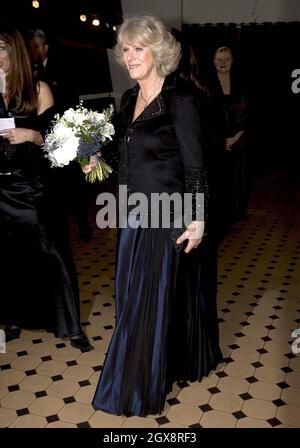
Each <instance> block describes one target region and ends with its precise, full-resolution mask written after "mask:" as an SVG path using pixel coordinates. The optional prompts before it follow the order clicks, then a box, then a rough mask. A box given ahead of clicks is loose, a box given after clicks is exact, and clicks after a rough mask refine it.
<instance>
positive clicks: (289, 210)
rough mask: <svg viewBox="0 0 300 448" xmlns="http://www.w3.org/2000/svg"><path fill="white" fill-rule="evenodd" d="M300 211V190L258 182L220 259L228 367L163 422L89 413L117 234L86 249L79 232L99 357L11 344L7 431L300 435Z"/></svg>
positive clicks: (88, 324) (0, 389) (189, 390)
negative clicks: (299, 333) (293, 431)
mask: <svg viewBox="0 0 300 448" xmlns="http://www.w3.org/2000/svg"><path fill="white" fill-rule="evenodd" d="M92 196H93V198H92V199H94V195H92ZM299 203H300V182H298V183H297V182H294V183H293V182H290V181H288V180H287V178H286V176H285V175H281V174H278V175H272V176H271V175H269V176H265V178H264V179H258V180H257V182H256V184H255V188H254V191H253V197H252V202H251V208H250V210H249V217H248V219H247V221H244V222H241V223H239V224H236V225H235V226H233V227H232V229H231V231H230V233H229V234H228V236H227V237H226V239H225V241H224V242H223V244H222V246H221V248H220V253H219V298H218V300H219V303H218V308H219V318H220V333H221V344H222V350H223V353H224V356H225V363H224V364H223V365H221V366H220V367H219V369H218V371H217V372H215V373H213V374H211V375H210V376H209V377H208V378H206V379H204V380H203V381H202V382H201V383H192V384H188V383H180V384H177V385H176V386H175V387H174V390H173V392H172V394H171V395H170V396H169V397H168V402H167V404H166V407H165V410H164V412H163V414H162V415H160V416H158V415H154V416H153V415H151V416H148V417H147V418H140V417H130V418H125V417H116V416H111V415H109V414H106V413H104V412H101V411H97V412H95V411H94V409H93V408H92V406H91V399H92V396H93V393H94V390H95V385H96V382H97V380H98V377H99V375H100V373H101V364H102V363H103V360H104V357H105V352H106V349H107V346H108V343H109V341H110V338H111V335H112V331H113V325H114V299H113V294H114V256H115V250H114V248H115V236H116V231H115V230H98V229H96V228H95V230H94V237H93V240H92V242H91V243H89V244H84V243H81V242H80V241H79V240H78V238H77V233H76V229H74V226H72V239H73V248H74V254H75V258H76V263H77V266H78V273H79V279H80V285H81V300H82V309H81V310H82V322H83V325H84V326H85V329H86V331H87V334H88V336H89V338H90V339H91V341H92V342H93V345H94V347H95V349H94V350H93V351H92V352H89V353H84V354H82V353H81V352H80V351H79V350H77V349H74V348H72V347H71V346H70V344H69V342H68V341H62V340H60V339H56V338H55V337H54V336H53V335H52V334H49V333H46V332H44V331H39V332H31V331H23V332H22V334H21V337H20V339H18V340H14V341H11V342H9V343H8V344H7V353H6V354H0V403H1V406H0V427H18V428H20V427H34V428H39V427H52V428H55V427H56V428H57V427H65V428H67V427H68V428H69V427H74V428H75V427H98V428H100V427H104V428H113V427H123V428H125V427H127V428H129V427H132V428H137V427H143V428H156V427H164V428H167V427H169V428H183V427H200V426H201V427H207V428H208V427H225V428H233V427H244V428H246V427H255V428H260V427H268V428H270V427H276V428H281V427H300V353H299V354H293V352H292V349H291V343H292V341H293V339H292V335H291V333H292V330H294V329H296V328H300V262H299V258H300V257H299V255H300V231H299V230H300V209H299V206H298V204H299ZM95 212H96V209H95V208H94V209H93V212H92V216H93V220H94V217H95ZM299 346H300V344H299Z"/></svg>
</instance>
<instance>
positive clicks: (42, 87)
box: [0, 24, 92, 351]
mask: <svg viewBox="0 0 300 448" xmlns="http://www.w3.org/2000/svg"><path fill="white" fill-rule="evenodd" d="M0 66H1V68H2V70H3V71H4V73H5V78H6V83H5V84H6V90H5V92H4V104H5V108H6V109H4V108H3V110H2V113H3V115H9V116H10V117H11V118H14V121H15V125H16V127H15V128H11V129H3V130H2V131H1V137H0V154H1V156H0V225H1V232H0V247H1V251H0V258H1V259H0V265H1V313H0V323H1V324H4V325H6V327H5V333H6V340H7V342H9V341H10V340H12V339H15V338H17V337H19V335H20V331H21V328H29V329H41V328H46V329H47V330H49V331H52V332H53V333H54V334H55V335H56V336H57V337H61V338H65V337H68V338H70V340H71V344H72V345H73V346H74V347H77V348H80V349H81V350H82V351H89V350H91V348H92V347H91V346H90V344H89V342H88V340H87V338H86V336H85V335H84V333H83V331H82V329H81V326H80V317H79V295H78V289H77V278H76V271H73V266H74V265H73V264H72V263H73V259H72V255H71V252H70V253H69V261H70V263H69V264H68V263H67V261H66V257H65V254H64V255H62V254H61V253H60V251H59V248H57V247H56V246H55V244H54V241H53V239H52V238H51V234H50V232H49V230H48V220H47V217H48V216H49V204H48V203H47V201H46V200H45V195H44V185H43V173H44V171H45V170H47V169H48V170H49V169H50V168H49V165H48V163H46V160H45V159H44V157H43V152H42V150H41V147H40V146H41V144H42V143H43V135H44V133H45V132H46V130H47V128H48V126H49V124H50V122H51V119H52V118H53V96H52V94H51V90H50V89H49V87H48V85H47V84H46V83H44V82H42V81H38V82H35V80H34V79H33V76H32V70H31V64H30V59H29V55H28V53H27V49H26V46H25V41H24V39H23V37H22V36H21V34H20V33H19V32H18V31H17V30H16V29H14V28H13V27H12V26H10V25H8V24H0ZM51 212H54V210H53V209H52V210H51ZM54 213H55V212H54ZM63 231H64V229H62V232H63Z"/></svg>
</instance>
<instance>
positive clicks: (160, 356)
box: [93, 77, 222, 416]
mask: <svg viewBox="0 0 300 448" xmlns="http://www.w3.org/2000/svg"><path fill="white" fill-rule="evenodd" d="M176 85H177V83H176V80H175V79H174V78H172V77H170V78H168V79H166V81H165V84H164V87H163V90H162V92H161V94H160V95H159V96H158V97H157V98H156V99H154V100H153V102H152V103H151V104H149V105H148V107H147V108H146V109H145V110H144V112H143V113H142V114H141V115H140V116H139V117H138V118H137V119H136V120H135V121H134V122H132V114H133V110H134V105H135V101H136V96H137V94H138V88H137V87H135V88H133V89H131V90H130V91H129V92H127V93H125V95H124V97H123V100H122V105H121V111H120V115H119V124H118V129H119V152H120V161H119V184H120V185H126V186H127V188H128V189H129V191H130V192H143V193H144V194H145V195H146V196H149V194H150V193H152V192H167V193H173V192H179V193H183V192H184V191H193V192H195V191H199V192H200V191H201V192H205V188H206V187H205V179H204V177H203V175H204V172H203V165H202V156H201V151H202V149H201V130H200V124H201V123H200V122H199V119H198V112H197V110H196V109H195V105H194V101H193V96H192V94H190V93H186V92H185V90H184V85H182V89H183V92H182V93H180V94H179V93H177V88H176ZM178 88H179V87H178ZM185 119H186V121H185ZM187 125H188V126H189V131H188V132H186V126H187ZM205 194H206V193H205ZM144 219H146V218H145V215H144V216H143V215H141V216H140V217H137V216H135V215H132V216H131V217H130V218H129V220H133V221H134V222H135V223H140V224H141V223H142V222H143V220H144ZM131 224H133V223H131ZM180 233H181V230H180V229H172V228H162V226H160V228H142V227H141V226H138V227H137V228H134V226H133V225H132V226H131V227H127V228H122V229H119V238H118V248H117V264H116V325H115V331H114V334H113V337H112V340H111V343H110V346H109V349H108V353H107V356H106V360H105V363H104V366H103V370H102V372H101V377H100V380H99V383H98V386H97V389H96V392H95V396H94V399H93V406H94V407H95V408H96V409H101V410H104V411H106V412H109V413H113V414H117V415H120V414H124V415H131V414H134V415H141V416H143V415H147V414H155V413H160V412H161V411H162V410H163V408H164V403H165V399H166V395H167V393H168V392H169V391H170V390H171V388H172V384H173V383H174V382H175V381H179V380H189V381H200V380H201V379H202V377H203V376H206V375H208V373H209V372H210V371H211V370H212V369H214V368H215V367H216V366H217V364H218V363H219V362H220V361H221V360H222V354H221V351H220V348H219V342H218V339H219V335H218V325H217V312H216V296H215V293H216V291H215V287H214V286H213V287H211V280H212V278H211V277H213V276H214V274H213V273H210V272H209V268H208V266H209V264H210V262H209V260H208V261H207V262H208V264H207V266H205V263H206V261H205V259H203V255H204V253H207V245H208V243H207V241H205V239H204V241H203V244H201V245H200V246H199V248H198V249H197V250H194V251H192V253H190V254H185V253H184V252H183V250H182V247H180V246H178V245H177V244H176V238H177V236H178V235H179V234H180ZM209 276H210V278H209ZM213 280H214V284H216V279H213Z"/></svg>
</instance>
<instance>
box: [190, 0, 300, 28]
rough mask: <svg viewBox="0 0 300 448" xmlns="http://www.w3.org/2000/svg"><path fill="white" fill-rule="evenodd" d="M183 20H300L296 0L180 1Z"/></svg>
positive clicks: (226, 21)
mask: <svg viewBox="0 0 300 448" xmlns="http://www.w3.org/2000/svg"><path fill="white" fill-rule="evenodd" d="M182 2H183V14H182V15H183V23H186V24H189V23H228V22H234V23H242V22H246V23H249V22H258V23H259V22H278V21H283V22H290V21H300V1H299V0H182Z"/></svg>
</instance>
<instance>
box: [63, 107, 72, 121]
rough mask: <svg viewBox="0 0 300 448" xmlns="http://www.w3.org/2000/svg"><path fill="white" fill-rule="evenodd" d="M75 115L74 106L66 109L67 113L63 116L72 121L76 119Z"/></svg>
mask: <svg viewBox="0 0 300 448" xmlns="http://www.w3.org/2000/svg"><path fill="white" fill-rule="evenodd" d="M74 116H75V110H74V109H72V108H70V109H68V110H66V111H65V113H64V114H63V118H64V119H65V120H67V121H72V120H73V119H74Z"/></svg>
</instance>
